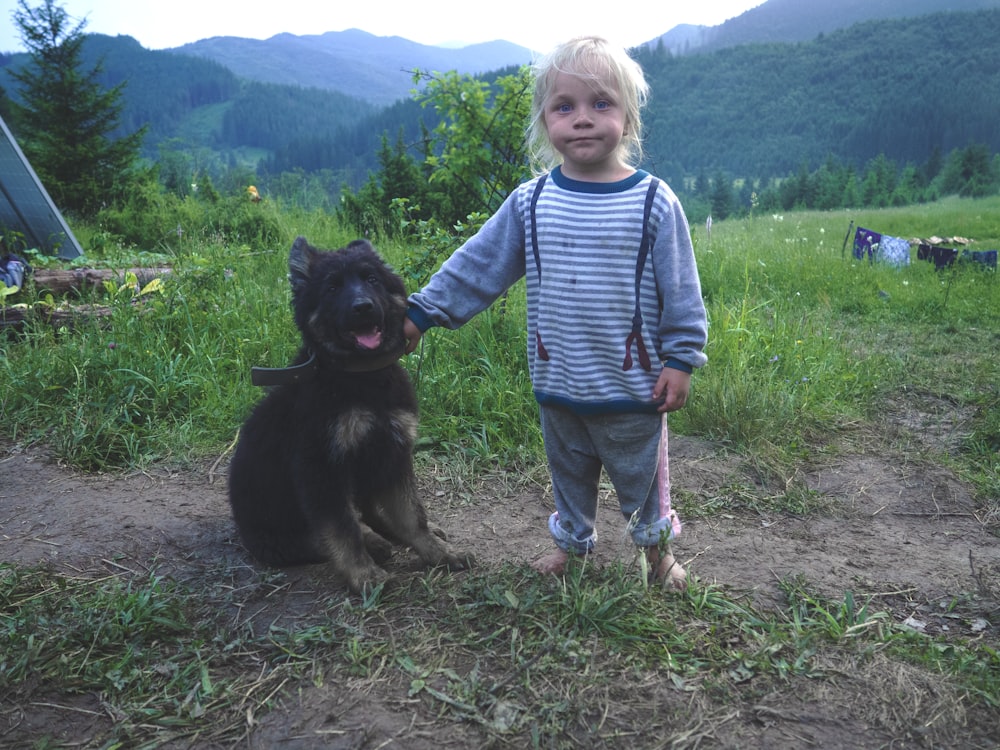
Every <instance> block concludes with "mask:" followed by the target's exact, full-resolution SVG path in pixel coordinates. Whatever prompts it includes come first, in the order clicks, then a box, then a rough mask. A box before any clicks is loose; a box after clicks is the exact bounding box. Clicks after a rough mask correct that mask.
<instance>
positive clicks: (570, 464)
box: [541, 406, 672, 554]
mask: <svg viewBox="0 0 1000 750" xmlns="http://www.w3.org/2000/svg"><path fill="white" fill-rule="evenodd" d="M541 416H542V437H543V439H544V440H545V454H546V456H547V458H548V462H549V471H550V472H551V475H552V491H553V494H554V496H555V505H556V512H555V513H553V514H552V515H551V517H550V518H549V532H550V533H551V534H552V538H553V539H554V540H555V543H556V545H557V546H558V547H560V548H561V549H564V550H566V551H567V552H573V553H576V554H583V553H586V552H589V551H590V550H591V549H593V547H594V543H595V542H596V541H597V532H596V531H595V529H594V522H595V520H596V518H597V496H598V483H599V482H600V478H601V467H602V466H603V467H604V469H605V470H606V471H607V473H608V477H610V479H611V483H612V484H613V485H614V488H615V492H616V493H617V495H618V502H619V504H620V506H621V511H622V515H623V516H624V517H625V519H626V520H627V521H629V524H630V525H629V532H630V533H631V535H632V539H633V541H634V542H635V543H636V544H637V545H639V546H642V547H651V546H654V545H656V544H657V543H659V542H660V541H664V540H669V539H670V537H671V534H672V530H671V523H670V519H669V517H666V516H665V515H664V514H663V513H662V512H661V502H660V500H661V498H660V496H659V492H658V487H657V481H656V470H657V455H658V449H659V445H660V425H661V417H660V415H659V414H601V415H591V416H581V415H579V414H574V413H573V412H571V411H568V410H566V409H561V408H559V407H554V406H542V407H541Z"/></svg>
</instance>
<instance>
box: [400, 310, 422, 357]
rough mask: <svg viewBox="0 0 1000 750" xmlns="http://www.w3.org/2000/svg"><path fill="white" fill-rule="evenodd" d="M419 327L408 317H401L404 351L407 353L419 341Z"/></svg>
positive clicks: (414, 347) (415, 346)
mask: <svg viewBox="0 0 1000 750" xmlns="http://www.w3.org/2000/svg"><path fill="white" fill-rule="evenodd" d="M421 335H422V334H421V333H420V329H419V328H417V327H416V326H415V325H414V324H413V321H412V320H410V319H409V318H403V336H404V337H405V338H406V353H407V354H409V353H410V352H412V351H413V350H414V349H416V348H417V344H418V343H420V336H421Z"/></svg>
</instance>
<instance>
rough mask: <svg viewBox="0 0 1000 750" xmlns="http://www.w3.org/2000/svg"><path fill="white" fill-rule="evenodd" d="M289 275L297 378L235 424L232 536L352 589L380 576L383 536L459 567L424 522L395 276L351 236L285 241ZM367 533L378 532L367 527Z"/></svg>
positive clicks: (401, 294)
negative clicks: (326, 242)
mask: <svg viewBox="0 0 1000 750" xmlns="http://www.w3.org/2000/svg"><path fill="white" fill-rule="evenodd" d="M289 271H290V273H289V279H290V280H291V284H292V304H293V308H294V312H295V323H296V325H297V326H298V328H299V330H300V331H301V333H302V348H301V349H300V351H299V354H298V356H297V358H296V360H295V364H302V363H305V362H307V361H308V359H309V357H310V356H315V362H316V365H315V368H314V370H313V371H312V372H311V373H310V375H309V376H308V377H305V376H304V377H300V378H299V379H298V380H297V382H294V383H288V384H282V385H278V386H276V387H274V388H272V389H271V390H270V392H269V393H268V394H267V396H266V397H265V398H264V399H263V400H262V401H261V402H260V403H259V404H258V405H257V407H256V408H255V409H254V411H253V413H252V414H251V415H250V417H249V419H247V421H246V423H245V424H244V425H243V428H242V431H241V435H240V441H239V445H238V446H237V448H236V453H235V455H234V456H233V460H232V464H231V465H230V469H229V501H230V505H231V506H232V511H233V517H234V519H235V520H236V525H237V527H238V528H239V531H240V535H241V537H242V539H243V543H244V545H245V546H246V548H247V549H248V550H249V552H250V553H251V554H252V555H253V556H254V557H256V558H257V559H258V560H260V561H261V562H264V563H267V564H269V565H274V566H279V567H281V566H289V565H300V564H308V563H321V562H328V563H332V565H333V567H334V568H335V569H336V570H337V571H338V572H339V573H341V574H342V575H343V576H344V577H345V578H346V580H347V584H348V585H349V586H350V587H351V589H352V590H354V591H360V590H362V589H363V588H365V587H366V586H369V585H373V584H375V583H377V582H379V581H381V580H383V579H384V578H385V577H386V575H387V574H386V572H385V571H384V570H383V569H382V568H380V567H379V566H378V565H377V564H376V562H375V559H374V558H373V557H372V554H373V553H374V554H375V555H376V556H378V557H380V558H384V557H385V556H387V554H388V552H389V545H388V544H387V543H386V541H385V540H389V541H390V542H393V543H396V544H401V545H405V546H408V547H411V548H412V549H413V550H415V551H416V553H417V554H418V555H419V556H420V558H421V560H422V561H423V562H424V563H425V564H426V565H431V566H433V565H447V566H448V567H449V568H452V569H462V568H465V567H467V566H468V564H469V563H470V560H469V558H468V557H467V556H458V555H455V554H453V553H452V552H450V551H449V550H448V549H447V547H446V546H445V545H444V544H443V543H442V541H441V540H440V539H438V537H437V536H436V535H434V534H433V533H431V532H430V531H429V530H428V526H427V516H426V513H425V511H424V507H423V505H422V504H421V503H420V500H419V499H418V497H417V492H416V480H415V478H414V475H413V460H412V451H413V441H414V438H415V435H416V429H417V402H416V395H415V394H414V391H413V386H412V385H411V383H410V379H409V377H408V376H407V374H406V371H405V370H404V369H403V367H402V366H401V365H400V364H399V362H398V361H397V360H398V356H399V355H400V354H401V353H402V350H403V345H404V343H405V342H404V341H403V316H404V313H405V311H406V291H405V289H404V287H403V282H402V280H401V279H400V278H399V277H398V276H397V275H396V274H394V273H393V272H392V271H391V270H390V269H389V267H388V266H387V265H386V264H385V263H384V262H383V261H382V259H381V258H380V257H379V256H378V255H377V254H376V252H375V251H374V249H373V248H372V246H371V245H370V244H369V243H368V242H366V241H364V240H357V241H355V242H352V243H351V244H349V245H348V246H347V247H345V248H342V249H340V250H336V251H323V250H317V249H316V248H313V247H311V246H310V245H309V244H308V243H307V242H306V240H305V239H304V238H303V237H299V238H298V239H296V240H295V243H294V244H293V245H292V250H291V254H290V257H289ZM372 531H374V532H377V535H378V536H375V535H373V534H372V533H371V532H372Z"/></svg>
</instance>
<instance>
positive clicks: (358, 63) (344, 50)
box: [170, 0, 1000, 106]
mask: <svg viewBox="0 0 1000 750" xmlns="http://www.w3.org/2000/svg"><path fill="white" fill-rule="evenodd" d="M998 7H1000V0H767V2H764V3H762V4H761V5H759V6H757V7H755V8H751V9H750V10H747V11H745V12H744V13H742V14H741V15H739V16H737V17H735V18H731V19H729V20H728V21H725V22H724V23H722V24H719V25H717V26H694V25H688V24H685V25H680V26H676V27H674V28H673V29H670V30H668V31H666V32H665V33H663V34H662V35H660V36H657V37H654V38H652V39H650V40H649V41H647V42H646V43H645V44H644V45H642V46H646V47H655V46H658V45H660V44H662V45H663V46H664V47H665V48H666V49H667V50H668V51H669V52H670V53H671V54H673V55H683V54H688V53H693V52H712V51H716V50H719V49H724V48H726V47H736V46H739V45H743V44H760V43H769V42H782V43H791V42H801V41H808V40H811V39H814V38H816V37H817V36H818V35H820V34H825V33H830V32H833V31H836V30H838V29H843V28H847V27H849V26H851V25H853V24H855V23H859V22H863V21H868V20H873V19H892V18H914V17H918V16H922V15H927V14H930V13H938V12H942V11H948V12H959V11H974V10H983V9H988V8H998ZM653 18H655V11H653V12H652V14H651V18H647V19H646V20H645V21H644V23H646V24H647V25H652V24H655V20H652V19H653ZM170 51H172V52H176V53H181V54H185V55H194V56H197V57H202V58H205V59H208V60H212V61H214V62H217V63H220V64H221V65H224V66H225V67H226V68H228V69H229V70H232V71H233V72H234V73H235V74H236V75H238V76H240V77H241V78H246V79H247V80H251V81H261V82H266V83H279V84H290V85H296V86H304V87H315V88H319V89H327V90H333V91H339V92H341V93H343V94H347V95H348V96H352V97H356V98H358V99H362V100H364V101H367V102H370V103H372V104H375V105H380V106H384V105H387V104H391V103H392V102H394V101H396V100H398V99H405V98H407V97H408V96H409V95H410V91H411V89H412V88H413V80H412V79H413V76H412V71H413V70H415V69H420V70H424V71H444V70H457V71H458V72H459V73H469V74H476V73H486V72H488V71H493V70H499V69H501V68H506V67H509V66H512V65H523V64H525V63H529V62H530V61H531V60H532V57H533V53H532V51H531V50H529V49H528V48H526V47H521V46H519V45H516V44H512V43H510V42H505V41H495V42H488V43H485V44H474V45H470V46H467V47H461V48H457V49H451V48H444V47H433V46H428V45H423V44H418V43H416V42H412V41H409V40H407V39H403V38H401V37H398V36H393V37H379V36H375V35H373V34H369V33H368V32H365V31H360V30H358V29H351V30H348V31H339V32H327V33H325V34H318V35H307V36H296V35H293V34H277V35H275V36H273V37H270V38H269V39H266V40H257V39H244V38H240V37H230V36H224V37H213V38H210V39H202V40H200V41H196V42H192V43H190V44H185V45H183V46H181V47H175V48H173V49H171V50H170Z"/></svg>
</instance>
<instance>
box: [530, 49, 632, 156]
mask: <svg viewBox="0 0 1000 750" xmlns="http://www.w3.org/2000/svg"><path fill="white" fill-rule="evenodd" d="M532 72H533V73H534V76H535V92H534V96H533V97H532V101H531V119H530V120H529V122H528V129H527V147H528V158H529V160H530V163H531V168H532V171H533V172H534V173H535V174H541V173H543V172H546V171H548V170H549V169H551V168H552V167H554V166H556V165H557V164H559V163H560V162H561V161H562V157H561V156H560V155H559V152H558V151H556V150H555V148H554V147H553V146H552V142H551V140H549V133H548V130H547V129H546V127H545V102H546V101H547V100H548V98H549V95H550V94H551V92H552V87H553V86H554V85H555V80H556V76H558V75H559V74H560V73H566V74H568V75H573V76H578V77H580V78H585V79H588V80H590V81H593V82H595V84H596V85H601V86H604V87H606V88H608V89H609V90H611V91H614V92H615V93H616V94H617V95H618V98H619V101H620V104H621V106H622V108H623V109H624V110H625V135H624V137H623V138H622V141H621V143H620V144H619V145H618V152H617V156H618V158H619V160H620V161H621V162H622V163H623V164H628V165H629V166H635V165H636V164H638V162H639V161H640V160H641V159H642V117H641V114H640V113H641V110H642V108H643V106H644V105H645V104H646V99H647V98H648V97H649V84H647V83H646V77H645V76H644V75H643V72H642V68H641V67H639V64H638V63H637V62H636V61H635V60H633V59H632V58H631V57H629V56H628V53H627V52H626V51H625V49H624V48H621V47H616V46H614V45H612V44H610V43H609V42H608V41H607V40H606V39H604V38H602V37H599V36H581V37H576V38H574V39H570V40H569V41H568V42H565V43H563V44H560V45H559V46H558V47H556V48H555V49H554V50H553V51H552V52H550V53H549V54H548V55H546V56H545V57H543V58H541V59H540V60H537V61H536V62H535V63H534V65H533V66H532Z"/></svg>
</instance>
